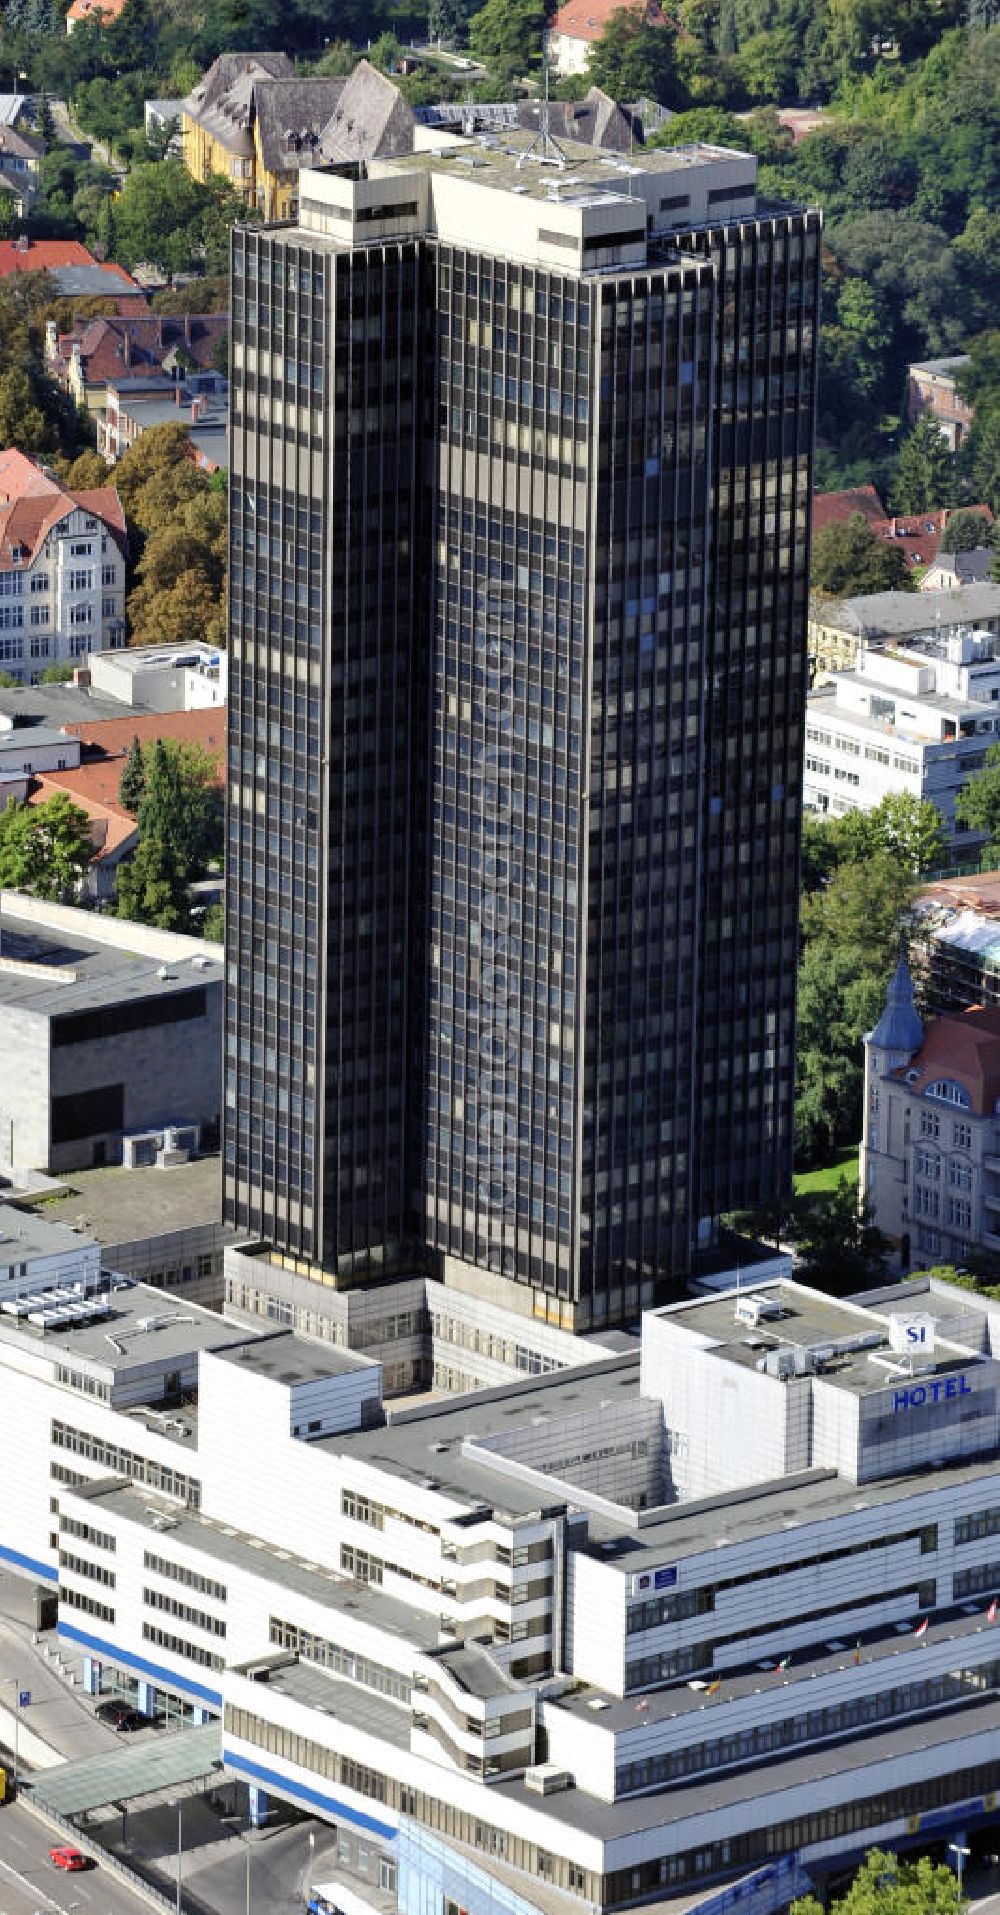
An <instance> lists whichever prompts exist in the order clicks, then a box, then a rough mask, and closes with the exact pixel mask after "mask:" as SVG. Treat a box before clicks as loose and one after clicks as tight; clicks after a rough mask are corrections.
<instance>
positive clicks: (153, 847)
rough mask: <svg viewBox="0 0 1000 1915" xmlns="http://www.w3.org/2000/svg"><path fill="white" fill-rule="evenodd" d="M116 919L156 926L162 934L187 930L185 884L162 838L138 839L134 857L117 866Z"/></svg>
mask: <svg viewBox="0 0 1000 1915" xmlns="http://www.w3.org/2000/svg"><path fill="white" fill-rule="evenodd" d="M118 916H119V917H120V918H131V919H132V920H133V922H134V923H138V924H156V925H159V926H160V928H161V930H164V931H186V930H187V928H188V925H189V922H190V909H189V905H188V893H187V885H186V883H185V881H184V878H183V877H182V875H181V873H180V871H179V870H178V868H177V860H176V858H175V857H174V854H173V852H172V850H171V849H170V846H169V845H167V844H164V843H163V841H162V839H160V838H140V840H139V845H138V848H137V850H136V853H135V856H134V858H131V859H130V860H129V861H128V862H127V863H123V864H120V865H119V867H118Z"/></svg>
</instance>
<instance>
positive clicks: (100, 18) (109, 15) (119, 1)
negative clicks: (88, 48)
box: [66, 0, 128, 33]
mask: <svg viewBox="0 0 1000 1915" xmlns="http://www.w3.org/2000/svg"><path fill="white" fill-rule="evenodd" d="M127 5H128V0H72V4H71V6H70V8H69V11H68V13H67V15H66V31H67V33H73V32H74V31H75V30H76V28H77V27H79V26H84V25H86V26H98V27H113V26H114V24H115V21H116V20H120V19H121V17H122V14H123V13H124V11H125V8H126V7H127Z"/></svg>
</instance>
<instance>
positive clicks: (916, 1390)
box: [892, 1376, 975, 1410]
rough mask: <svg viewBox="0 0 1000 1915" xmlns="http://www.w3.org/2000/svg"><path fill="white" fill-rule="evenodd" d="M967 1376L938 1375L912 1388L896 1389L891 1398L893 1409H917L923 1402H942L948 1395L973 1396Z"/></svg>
mask: <svg viewBox="0 0 1000 1915" xmlns="http://www.w3.org/2000/svg"><path fill="white" fill-rule="evenodd" d="M974 1394H975V1392H974V1391H973V1388H972V1385H971V1383H970V1382H969V1379H968V1377H967V1376H939V1377H936V1378H935V1380H934V1382H933V1383H915V1384H914V1385H913V1387H912V1389H909V1390H897V1391H896V1394H895V1396H894V1397H893V1399H892V1407H893V1409H894V1410H919V1409H920V1408H921V1405H922V1404H924V1403H943V1402H944V1401H945V1399H946V1398H947V1397H949V1396H973V1395H974Z"/></svg>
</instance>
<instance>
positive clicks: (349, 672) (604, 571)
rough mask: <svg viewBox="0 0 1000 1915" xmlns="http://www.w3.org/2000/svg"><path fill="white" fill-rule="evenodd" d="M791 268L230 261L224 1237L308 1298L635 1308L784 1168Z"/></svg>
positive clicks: (813, 280) (805, 371) (795, 582)
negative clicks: (426, 1298) (460, 1288)
mask: <svg viewBox="0 0 1000 1915" xmlns="http://www.w3.org/2000/svg"><path fill="white" fill-rule="evenodd" d="M817 276H818V230H817V224H816V222H815V221H814V220H813V219H812V217H811V216H805V215H788V214H783V215H781V216H780V217H775V218H774V219H773V220H766V221H765V220H753V221H743V222H740V223H738V224H736V225H734V226H731V227H727V228H726V229H724V230H722V229H712V230H707V231H705V232H702V233H693V234H691V235H690V236H689V237H688V238H687V240H686V241H685V242H684V245H683V246H682V247H680V248H679V247H678V245H677V243H676V242H672V250H671V251H669V252H667V251H666V250H664V251H663V254H662V257H660V258H657V257H656V254H655V252H654V251H653V250H651V251H650V255H649V262H648V265H647V267H646V268H644V269H641V270H640V269H631V270H629V271H627V272H625V271H620V272H612V271H607V270H606V271H602V272H593V273H587V272H585V273H583V274H582V275H579V276H573V275H570V274H564V273H557V272H549V271H545V270H542V269H541V268H537V267H531V266H527V265H518V264H515V263H512V262H510V261H506V260H504V259H501V258H499V257H494V256H492V255H490V254H489V253H487V252H483V251H478V252H474V251H469V250H467V249H461V248H458V247H457V246H453V245H447V244H445V243H443V241H440V240H433V239H431V238H429V237H428V238H415V239H414V240H411V241H400V242H384V241H383V242H381V243H379V242H373V243H371V244H368V245H357V246H355V247H353V248H346V247H345V248H338V247H336V246H335V245H333V244H328V243H326V242H324V241H323V240H322V239H321V238H318V237H314V236H313V235H312V234H310V233H308V232H304V231H300V232H295V231H293V230H291V229H289V228H283V229H278V230H274V231H267V230H265V231H263V232H261V231H256V232H254V231H250V230H248V231H243V232H237V233H236V234H235V235H234V280H233V334H232V337H233V348H234V365H233V390H232V425H233V431H232V471H233V477H232V585H231V592H232V597H231V618H232V634H231V646H232V658H231V691H230V763H229V776H230V807H229V857H228V861H227V937H228V953H227V956H228V964H229V1010H228V1024H227V1060H226V1118H225V1124H224V1152H225V1214H226V1216H227V1218H228V1219H229V1220H231V1221H232V1222H234V1223H236V1224H237V1225H238V1226H239V1227H241V1228H244V1229H246V1230H248V1232H252V1233H254V1234H256V1235H259V1236H260V1237H261V1238H263V1239H265V1240H267V1241H269V1242H270V1243H271V1244H273V1245H274V1247H275V1248H276V1249H278V1250H279V1251H281V1252H283V1253H284V1254H285V1255H287V1256H288V1257H290V1258H292V1259H294V1260H296V1261H301V1263H302V1264H303V1265H304V1266H307V1267H309V1268H311V1269H313V1270H314V1272H315V1273H316V1274H317V1275H320V1274H327V1275H332V1274H333V1273H339V1274H340V1275H341V1276H343V1277H346V1278H349V1279H351V1278H353V1279H360V1278H361V1277H362V1276H363V1275H364V1274H366V1273H377V1272H379V1271H380V1270H390V1269H393V1268H397V1267H402V1265H403V1264H404V1263H405V1261H406V1259H410V1260H412V1259H413V1258H414V1257H415V1256H417V1257H419V1256H421V1255H425V1256H426V1255H430V1256H443V1257H447V1258H454V1259H459V1260H461V1261H462V1262H463V1263H465V1264H469V1265H473V1266H476V1267H477V1268H479V1269H480V1270H483V1271H493V1272H495V1273H497V1274H498V1275H503V1276H505V1277H507V1278H509V1279H511V1280H513V1281H515V1282H517V1283H520V1284H526V1285H530V1286H531V1287H532V1288H533V1289H534V1290H535V1291H536V1292H538V1293H540V1296H541V1297H542V1298H544V1299H547V1300H548V1301H547V1302H544V1301H543V1302H541V1303H540V1305H536V1307H541V1308H542V1309H544V1310H546V1312H547V1313H548V1314H549V1315H550V1316H551V1317H552V1318H553V1319H554V1320H557V1321H562V1322H564V1323H566V1324H570V1323H573V1322H575V1323H577V1324H582V1325H583V1326H584V1327H585V1326H586V1325H587V1324H588V1323H596V1324H600V1323H604V1322H608V1321H611V1322H614V1321H620V1320H623V1319H627V1318H629V1317H630V1316H632V1315H634V1313H635V1310H636V1308H637V1307H638V1306H639V1305H640V1304H641V1303H643V1302H648V1301H650V1300H651V1299H652V1297H653V1295H654V1293H655V1292H656V1290H657V1289H658V1287H661V1286H663V1285H664V1284H665V1283H667V1282H668V1281H669V1280H670V1279H671V1278H672V1277H676V1276H678V1275H680V1274H682V1273H683V1272H684V1271H685V1270H686V1269H687V1268H688V1266H689V1262H690V1256H691V1248H692V1240H693V1236H694V1232H695V1228H696V1224H697V1220H698V1218H699V1217H701V1216H703V1215H705V1214H706V1213H711V1212H713V1211H715V1210H717V1209H718V1208H720V1207H722V1206H723V1205H729V1204H730V1203H734V1202H737V1201H741V1202H742V1201H749V1200H750V1199H751V1196H753V1197H756V1198H758V1199H763V1198H766V1197H767V1196H769V1195H770V1194H771V1193H772V1192H773V1191H776V1190H777V1189H779V1188H780V1187H782V1185H783V1183H784V1181H785V1180H786V1178H787V1175H788V1171H789V1167H790V1158H791V1108H792V1105H791V1099H792V1046H793V1029H792V1022H791V1018H792V1004H793V998H792V993H793V987H794V947H795V939H796V933H797V906H796V891H795V879H796V867H797V858H798V830H799V823H798V798H799V772H800V755H801V736H802V733H801V704H802V697H803V695H804V678H803V671H804V657H805V630H804V627H805V598H804V592H805V579H806V566H807V558H808V552H807V520H808V481H809V460H810V454H811V441H812V415H813V397H812V380H813V367H814V358H815V347H814V329H815V300H816V285H817ZM411 1267H412V1261H411Z"/></svg>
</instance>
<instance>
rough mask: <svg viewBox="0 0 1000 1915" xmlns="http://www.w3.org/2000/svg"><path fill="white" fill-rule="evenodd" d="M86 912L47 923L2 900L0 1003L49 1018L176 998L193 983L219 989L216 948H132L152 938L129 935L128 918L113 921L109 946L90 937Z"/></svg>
mask: <svg viewBox="0 0 1000 1915" xmlns="http://www.w3.org/2000/svg"><path fill="white" fill-rule="evenodd" d="M86 915H87V914H86V913H85V912H83V911H80V912H79V913H78V914H75V917H74V922H73V924H72V926H71V927H70V926H66V925H64V923H63V922H60V923H59V924H58V925H56V924H52V925H47V924H45V923H43V922H41V921H39V920H38V919H37V918H35V917H34V916H32V917H23V918H22V917H19V916H18V913H17V906H16V905H14V907H13V908H12V907H11V904H10V901H9V896H8V898H6V899H5V900H4V905H3V911H2V914H0V1006H2V1005H5V1004H8V1005H12V1006H16V1007H17V1009H18V1010H19V1011H26V1012H29V1013H30V1014H31V1015H33V1016H35V1017H45V1018H53V1017H60V1016H67V1015H69V1014H71V1013H73V1012H76V1011H87V1010H98V1009H104V1008H107V1007H108V1006H111V1005H115V1004H120V1003H124V1002H126V1001H130V1002H131V1001H136V1000H138V999H140V998H156V997H164V998H166V997H174V996H176V995H177V994H178V993H179V992H181V991H187V990H191V989H194V988H201V989H204V988H206V987H207V986H215V987H216V988H217V989H218V988H221V984H222V977H223V965H222V957H221V953H220V955H219V957H217V958H216V957H209V956H207V955H206V954H205V947H204V944H203V943H201V942H200V941H199V940H198V939H195V938H192V939H191V955H190V956H189V957H181V958H178V957H176V956H172V957H169V958H168V957H164V956H163V955H160V954H156V955H153V954H150V953H149V951H148V950H147V951H143V950H142V949H141V948H136V947H137V946H140V947H141V945H142V944H143V943H148V942H149V940H147V939H146V938H145V937H144V936H143V932H144V930H145V928H146V927H144V926H139V927H137V931H136V935H135V939H134V941H133V936H132V930H133V927H132V926H131V925H129V924H128V923H127V921H126V920H125V919H120V920H119V919H115V921H114V922H115V932H114V936H115V942H114V943H113V944H111V943H107V942H104V941H103V940H99V939H98V938H96V937H89V936H88V935H87V926H86ZM106 923H107V921H106V920H105V926H106ZM9 959H13V960H15V964H16V967H17V968H10V967H9V966H8V964H7V962H6V960H9ZM24 966H30V967H31V968H30V969H27V970H26V969H24V968H21V967H24ZM161 972H165V973H166V975H165V976H161V975H160V973H161Z"/></svg>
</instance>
